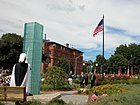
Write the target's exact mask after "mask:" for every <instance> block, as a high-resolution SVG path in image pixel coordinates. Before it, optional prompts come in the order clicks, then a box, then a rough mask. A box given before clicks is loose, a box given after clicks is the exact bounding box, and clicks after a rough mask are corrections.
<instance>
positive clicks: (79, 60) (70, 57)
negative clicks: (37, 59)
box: [42, 40, 83, 74]
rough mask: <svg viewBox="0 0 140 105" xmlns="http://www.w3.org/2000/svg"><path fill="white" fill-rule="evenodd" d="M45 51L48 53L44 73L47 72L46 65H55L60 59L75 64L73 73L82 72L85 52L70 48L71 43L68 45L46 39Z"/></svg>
mask: <svg viewBox="0 0 140 105" xmlns="http://www.w3.org/2000/svg"><path fill="white" fill-rule="evenodd" d="M42 47H43V53H44V54H46V55H48V56H49V57H47V58H46V60H45V63H42V73H44V72H45V70H46V67H50V66H55V65H56V64H57V63H58V62H59V60H60V59H64V60H67V61H68V62H69V64H72V65H73V67H74V68H73V69H72V71H73V73H74V74H75V73H76V74H80V72H81V71H82V66H83V56H82V55H83V52H81V51H79V50H77V49H74V48H70V47H69V44H66V46H64V45H61V44H59V43H56V42H53V41H50V40H44V41H43V45H42Z"/></svg>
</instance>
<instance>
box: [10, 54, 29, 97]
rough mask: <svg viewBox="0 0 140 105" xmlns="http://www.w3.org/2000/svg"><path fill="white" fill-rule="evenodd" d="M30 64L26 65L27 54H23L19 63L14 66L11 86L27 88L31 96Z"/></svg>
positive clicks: (27, 92)
mask: <svg viewBox="0 0 140 105" xmlns="http://www.w3.org/2000/svg"><path fill="white" fill-rule="evenodd" d="M29 76H30V64H28V63H26V54H25V53H21V54H20V57H19V62H18V63H16V64H15V65H14V66H13V70H12V75H11V80H10V86H25V87H26V94H27V95H29Z"/></svg>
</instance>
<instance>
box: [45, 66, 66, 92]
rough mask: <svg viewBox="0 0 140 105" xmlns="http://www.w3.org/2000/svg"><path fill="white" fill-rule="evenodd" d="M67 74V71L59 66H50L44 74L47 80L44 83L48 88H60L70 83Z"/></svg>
mask: <svg viewBox="0 0 140 105" xmlns="http://www.w3.org/2000/svg"><path fill="white" fill-rule="evenodd" d="M65 75H66V73H65V71H63V70H62V69H61V68H59V67H56V66H53V67H48V68H47V70H46V73H45V75H44V77H45V80H44V81H43V83H42V84H45V85H46V86H47V88H48V87H49V88H52V89H53V90H55V89H60V88H62V87H63V86H64V85H66V84H68V83H67V82H66V81H65ZM45 85H44V87H45ZM42 88H43V87H42Z"/></svg>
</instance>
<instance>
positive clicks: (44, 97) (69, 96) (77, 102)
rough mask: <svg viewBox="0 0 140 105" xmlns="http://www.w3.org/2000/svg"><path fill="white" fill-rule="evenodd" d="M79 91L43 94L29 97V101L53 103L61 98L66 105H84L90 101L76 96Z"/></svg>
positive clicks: (84, 97) (9, 103)
mask: <svg viewBox="0 0 140 105" xmlns="http://www.w3.org/2000/svg"><path fill="white" fill-rule="evenodd" d="M75 92H77V91H62V92H43V93H41V94H40V95H33V96H28V97H27V101H31V100H34V99H35V100H39V101H40V102H42V103H46V102H49V101H51V100H52V99H54V98H59V99H62V100H63V101H65V102H66V103H73V104H74V105H82V104H85V103H86V102H87V101H88V95H74V94H73V93H75ZM5 104H6V105H15V104H14V102H5Z"/></svg>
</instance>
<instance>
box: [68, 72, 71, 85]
mask: <svg viewBox="0 0 140 105" xmlns="http://www.w3.org/2000/svg"><path fill="white" fill-rule="evenodd" d="M68 81H69V84H70V85H72V71H70V73H69V75H68Z"/></svg>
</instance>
